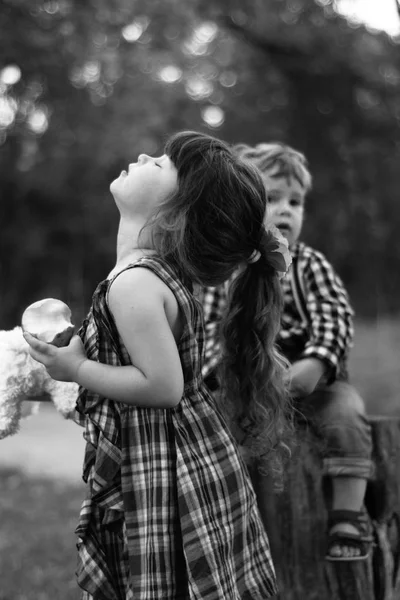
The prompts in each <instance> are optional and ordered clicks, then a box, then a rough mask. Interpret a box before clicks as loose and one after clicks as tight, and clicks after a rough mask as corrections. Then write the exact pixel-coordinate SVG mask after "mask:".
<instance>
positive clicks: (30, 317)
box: [0, 298, 78, 439]
mask: <svg viewBox="0 0 400 600" xmlns="http://www.w3.org/2000/svg"><path fill="white" fill-rule="evenodd" d="M21 325H22V327H15V328H14V329H11V330H10V331H1V330H0V439H3V438H5V437H7V436H9V435H13V434H14V433H17V431H18V429H19V423H20V420H21V418H22V417H23V416H27V415H28V414H34V413H35V412H37V408H38V406H39V403H38V402H35V401H34V400H35V398H37V399H38V400H39V399H43V398H47V399H51V400H52V401H53V402H54V404H55V406H56V408H57V410H58V411H59V412H60V413H61V414H62V415H63V416H64V417H65V418H66V419H68V418H69V417H70V414H71V412H72V411H73V410H74V408H75V402H76V399H77V396H78V385H77V384H76V383H66V382H64V381H55V380H54V379H52V378H51V377H50V375H49V374H48V373H47V371H46V369H45V368H44V366H43V365H41V364H40V363H38V362H37V361H35V360H33V358H31V356H30V354H29V346H28V344H27V343H26V341H25V340H24V337H23V331H28V332H29V333H31V334H32V335H34V336H35V337H37V338H38V339H41V340H43V341H45V342H48V343H52V344H54V345H55V346H65V345H67V344H68V343H69V340H70V339H71V337H72V335H73V332H74V326H73V325H72V323H71V311H70V309H69V308H68V306H67V305H66V304H64V303H63V302H61V301H60V300H55V299H53V298H46V299H45V300H40V301H39V302H35V303H34V304H31V305H30V306H28V308H27V309H26V310H25V312H24V314H23V315H22V323H21ZM24 400H31V401H32V400H33V402H30V403H29V406H30V407H32V408H31V409H30V410H29V409H28V410H27V409H26V408H24V409H22V403H23V401H24ZM26 405H28V403H26Z"/></svg>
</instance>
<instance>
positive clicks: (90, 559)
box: [76, 256, 276, 600]
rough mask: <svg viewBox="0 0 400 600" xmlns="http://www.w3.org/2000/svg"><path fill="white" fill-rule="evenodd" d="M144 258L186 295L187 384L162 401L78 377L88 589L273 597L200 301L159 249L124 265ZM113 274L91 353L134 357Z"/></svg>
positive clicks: (116, 596) (164, 598)
mask: <svg viewBox="0 0 400 600" xmlns="http://www.w3.org/2000/svg"><path fill="white" fill-rule="evenodd" d="M135 267H145V268H147V269H150V270H151V271H152V272H154V273H155V274H156V275H157V276H158V277H159V278H160V279H161V280H162V281H163V282H164V283H165V284H166V285H167V286H168V287H169V288H170V289H171V290H172V292H173V293H174V295H175V297H176V300H177V302H178V304H179V307H180V310H181V313H182V315H183V322H184V327H183V334H182V337H181V339H180V341H179V343H178V351H179V355H180V359H181V363H182V369H183V374H184V393H183V397H182V399H181V401H180V403H179V405H178V406H176V407H174V408H171V409H156V408H141V407H135V406H129V405H126V404H123V403H119V402H114V401H112V400H109V399H107V398H104V397H102V396H99V395H97V394H94V393H92V392H89V391H87V390H85V389H83V388H81V389H80V393H79V397H78V401H77V420H78V421H79V422H80V424H81V425H84V427H85V432H84V437H85V439H86V452H85V461H84V471H83V478H84V481H85V482H86V483H87V497H86V499H85V501H84V502H83V505H82V509H81V513H80V519H79V524H78V527H77V529H76V533H77V535H78V540H79V541H78V544H77V547H78V567H77V580H78V584H79V586H80V587H81V588H82V590H84V591H83V596H82V598H83V599H84V600H89V599H91V598H93V599H94V600H265V599H266V598H269V597H270V596H272V595H274V594H275V593H276V583H275V574H274V568H273V565H272V561H271V555H270V550H269V544H268V538H267V535H266V533H265V531H264V529H263V525H262V522H261V519H260V516H259V512H258V508H257V505H256V499H255V495H254V492H253V489H252V487H251V484H250V480H249V476H248V472H247V470H246V467H245V465H244V462H243V460H242V458H241V456H240V454H239V451H238V448H237V445H236V442H235V441H234V439H233V437H232V435H231V434H230V432H229V430H228V427H227V425H226V422H225V420H224V419H223V417H222V415H221V414H219V412H218V409H217V407H216V406H215V404H214V401H213V399H212V397H211V396H210V394H209V392H208V391H207V388H206V387H205V385H204V383H203V380H202V377H201V366H202V359H203V342H204V334H203V319H202V309H201V306H200V304H199V303H198V302H197V300H195V298H194V296H193V295H192V293H191V291H190V290H189V289H188V288H187V287H186V286H184V285H183V283H182V282H181V281H180V280H179V278H178V276H177V273H176V272H175V270H174V269H173V268H172V267H171V266H170V265H169V264H168V263H166V262H165V261H164V260H162V259H161V258H158V257H156V256H151V257H149V256H145V257H141V258H140V259H138V260H137V261H136V262H134V263H132V264H131V265H129V266H128V267H126V268H135ZM123 270H125V269H123ZM121 272H122V271H121ZM119 274H120V273H118V274H117V275H115V277H118V275H119ZM115 277H114V278H113V279H111V280H105V281H103V282H101V283H100V284H99V285H98V286H97V288H96V290H95V292H94V295H93V299H92V306H91V309H90V312H89V314H88V316H87V318H86V319H85V321H84V323H83V325H82V327H81V329H80V332H79V335H80V336H81V338H82V340H83V342H84V344H85V349H86V353H87V356H88V358H90V359H91V360H95V361H98V362H101V363H106V364H110V365H116V366H117V365H130V364H131V362H130V358H129V354H128V352H127V350H126V348H125V347H124V345H123V343H122V340H121V338H120V337H119V334H118V332H117V329H116V326H115V322H114V320H113V317H112V315H111V313H110V311H109V309H108V306H107V293H108V290H109V288H110V285H111V283H112V281H114V279H115Z"/></svg>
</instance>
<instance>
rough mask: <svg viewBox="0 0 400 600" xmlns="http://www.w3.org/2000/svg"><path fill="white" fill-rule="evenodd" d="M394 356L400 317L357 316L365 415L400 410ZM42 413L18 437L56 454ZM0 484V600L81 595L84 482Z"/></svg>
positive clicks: (354, 366) (354, 372)
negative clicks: (78, 529) (78, 571)
mask: <svg viewBox="0 0 400 600" xmlns="http://www.w3.org/2000/svg"><path fill="white" fill-rule="evenodd" d="M399 359H400V317H399V319H391V320H389V319H382V320H379V321H376V322H374V323H367V322H358V323H356V337H355V346H354V349H353V351H352V355H351V360H350V371H351V378H352V381H353V383H354V384H355V385H356V387H357V388H358V390H359V391H360V393H361V394H362V396H363V397H364V399H365V401H366V404H367V408H368V412H369V413H370V414H391V415H394V414H397V415H398V416H400V364H399V363H400V360H399ZM46 414H47V413H46V411H43V415H42V420H43V431H42V430H40V431H39V434H37V435H36V434H35V435H36V437H35V436H34V435H33V434H32V436H31V437H29V436H28V437H26V438H23V435H22V433H21V437H20V438H19V439H20V440H21V442H23V440H25V442H23V443H24V444H26V443H28V444H35V440H36V439H40V440H41V442H40V445H41V449H42V450H43V452H53V453H54V452H55V447H56V446H55V443H54V440H53V438H51V437H50V439H49V433H48V432H49V431H51V430H52V428H54V423H52V422H51V423H52V424H51V426H50V425H49V424H48V423H47V421H46V419H45V417H46ZM38 418H39V417H38ZM49 418H50V417H49ZM32 423H33V424H34V422H33V421H32ZM39 424H40V422H39V421H38V422H37V426H39ZM46 430H47V431H48V432H47V434H46V435H45V433H46ZM57 431H58V430H57ZM71 433H72V432H71ZM59 435H60V437H62V436H61V430H60V432H59ZM62 439H63V440H64V438H62ZM66 439H67V438H66ZM68 439H69V438H68ZM71 439H72V440H74V439H75V438H71ZM45 440H47V441H48V445H47V450H46V446H45V443H44V441H45ZM0 443H1V442H0ZM63 443H66V442H63ZM71 443H72V442H71ZM14 451H15V450H14ZM57 456H59V459H58V460H65V457H64V455H63V454H62V453H61V454H60V453H59V454H57ZM60 457H61V458H60ZM43 458H44V457H42V459H43ZM22 460H23V459H22ZM0 489H1V493H0V565H1V566H0V577H1V579H0V600H78V599H79V598H80V591H79V589H78V586H77V584H76V582H75V566H76V548H75V535H74V529H75V526H76V524H77V519H78V514H79V508H80V504H81V501H82V499H83V494H84V491H83V487H82V486H79V487H77V486H73V485H71V484H67V483H60V482H58V481H54V480H52V479H44V478H43V479H41V478H37V477H32V476H28V475H23V474H22V473H21V472H19V471H17V470H14V469H8V468H3V469H2V470H0Z"/></svg>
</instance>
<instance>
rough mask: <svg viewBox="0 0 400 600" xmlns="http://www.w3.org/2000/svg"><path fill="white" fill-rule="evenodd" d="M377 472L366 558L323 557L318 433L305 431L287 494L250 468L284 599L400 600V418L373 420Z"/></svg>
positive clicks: (325, 497) (325, 489)
mask: <svg viewBox="0 0 400 600" xmlns="http://www.w3.org/2000/svg"><path fill="white" fill-rule="evenodd" d="M370 422H371V425H372V434H373V448H374V450H373V460H374V464H375V473H374V477H373V480H372V481H370V482H369V483H368V488H367V495H366V507H367V510H368V513H369V514H370V516H371V519H372V521H373V527H374V538H375V546H374V547H373V552H372V555H371V556H370V558H369V559H368V560H367V561H363V562H352V563H332V562H328V561H326V560H324V555H325V550H326V539H327V507H328V506H329V501H330V490H329V485H326V482H324V479H323V475H322V460H321V453H320V452H319V451H318V449H319V443H318V440H317V439H316V438H315V436H314V434H313V433H312V432H311V431H309V430H307V429H305V428H304V429H300V430H299V442H298V445H297V447H296V449H295V452H294V456H293V458H292V461H291V464H290V467H289V469H288V474H287V483H286V487H285V490H284V492H282V493H281V494H276V493H274V492H272V485H271V482H270V481H269V480H268V478H267V477H263V476H261V475H260V474H259V473H257V472H256V471H255V470H254V469H253V470H252V471H251V474H252V478H253V484H254V487H255V489H256V493H257V497H258V501H259V507H260V512H261V515H262V518H263V520H264V523H265V526H266V529H267V532H268V535H269V538H270V542H271V551H272V556H273V559H274V562H275V566H276V570H277V575H278V581H279V587H280V594H279V596H278V598H279V600H304V599H307V600H399V599H400V569H399V564H400V419H391V418H386V417H371V418H370Z"/></svg>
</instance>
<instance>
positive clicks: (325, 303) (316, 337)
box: [197, 242, 354, 382]
mask: <svg viewBox="0 0 400 600" xmlns="http://www.w3.org/2000/svg"><path fill="white" fill-rule="evenodd" d="M292 259H293V266H292V268H295V266H296V265H297V264H298V267H299V271H300V273H301V274H302V283H303V289H304V295H305V304H306V308H307V312H308V322H304V319H302V317H301V314H300V312H299V309H298V307H297V305H296V302H295V299H294V294H293V280H292V277H291V274H290V272H289V273H287V274H286V276H285V277H284V278H283V280H282V287H283V294H284V311H283V315H282V323H281V330H280V333H279V335H278V338H277V343H278V345H279V347H280V348H281V350H282V352H283V353H284V354H285V356H287V358H288V359H289V360H290V361H291V362H293V361H295V360H299V359H301V358H306V357H313V358H318V359H320V360H322V361H323V362H325V363H326V364H327V365H328V372H329V375H328V382H331V381H333V380H334V379H342V378H346V372H347V367H346V361H347V356H348V352H349V349H350V347H351V345H352V341H353V315H354V313H353V310H352V308H351V306H350V303H349V298H348V295H347V292H346V290H345V288H344V286H343V283H342V281H341V280H340V278H339V277H338V275H337V274H336V273H335V272H334V270H333V268H332V266H331V264H330V263H329V262H328V261H327V260H326V258H325V257H324V256H323V254H321V252H317V251H316V250H314V249H313V248H311V247H310V246H307V245H306V244H304V243H302V242H297V244H295V246H294V248H293V249H292ZM197 297H198V298H199V301H200V302H202V303H203V307H204V321H205V331H206V344H205V348H206V350H205V361H204V365H203V370H202V372H203V376H204V377H207V376H208V375H210V373H212V371H213V370H214V369H215V367H216V366H217V365H218V363H219V361H220V347H219V341H218V336H219V331H218V326H219V322H220V320H221V318H222V315H223V312H224V310H225V307H226V303H227V286H226V285H225V286H221V287H218V288H212V287H209V288H205V289H204V290H200V291H199V292H198V294H197Z"/></svg>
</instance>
